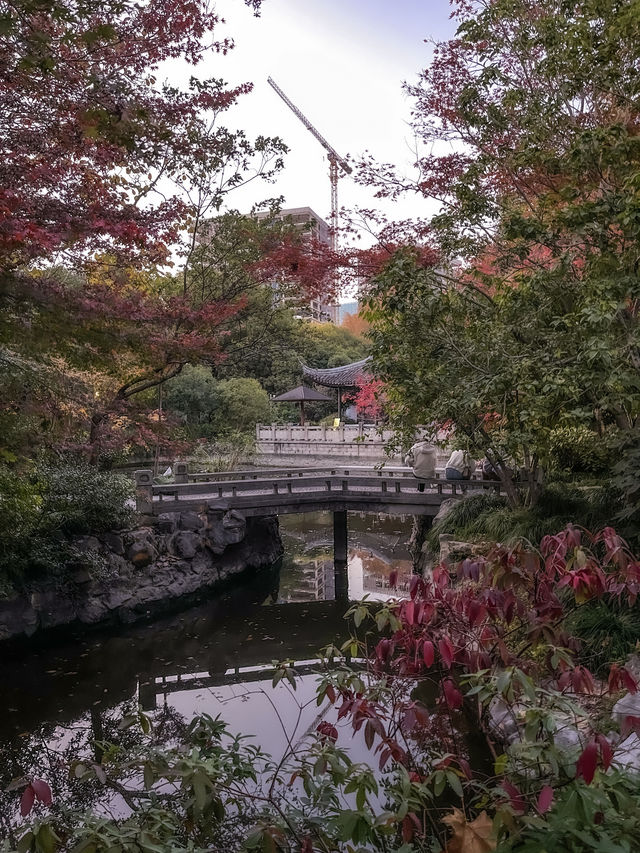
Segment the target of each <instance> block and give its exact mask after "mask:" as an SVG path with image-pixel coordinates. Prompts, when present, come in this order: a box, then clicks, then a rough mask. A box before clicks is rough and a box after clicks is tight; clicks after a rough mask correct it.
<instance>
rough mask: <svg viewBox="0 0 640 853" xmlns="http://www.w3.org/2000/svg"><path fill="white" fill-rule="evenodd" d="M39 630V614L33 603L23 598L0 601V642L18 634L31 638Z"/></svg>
mask: <svg viewBox="0 0 640 853" xmlns="http://www.w3.org/2000/svg"><path fill="white" fill-rule="evenodd" d="M37 628H38V614H37V613H36V611H35V610H34V608H33V607H32V606H31V603H30V602H29V601H28V600H27V599H25V598H21V597H17V596H16V597H15V598H9V599H7V600H6V601H0V640H7V639H8V638H9V637H15V636H16V635H18V634H25V635H26V636H27V637H30V636H31V635H32V634H34V633H35V631H36V630H37Z"/></svg>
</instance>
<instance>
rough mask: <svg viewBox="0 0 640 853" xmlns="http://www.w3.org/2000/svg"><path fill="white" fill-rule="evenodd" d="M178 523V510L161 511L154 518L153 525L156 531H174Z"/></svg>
mask: <svg viewBox="0 0 640 853" xmlns="http://www.w3.org/2000/svg"><path fill="white" fill-rule="evenodd" d="M179 524H180V513H179V512H163V513H162V514H161V515H159V516H158V517H157V519H156V520H155V525H154V526H155V529H156V530H157V531H158V533H175V531H176V530H177V529H178V525H179Z"/></svg>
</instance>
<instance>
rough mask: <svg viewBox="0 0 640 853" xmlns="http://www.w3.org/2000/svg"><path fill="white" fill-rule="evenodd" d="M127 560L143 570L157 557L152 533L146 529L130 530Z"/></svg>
mask: <svg viewBox="0 0 640 853" xmlns="http://www.w3.org/2000/svg"><path fill="white" fill-rule="evenodd" d="M127 539H128V545H127V552H126V553H127V559H128V560H129V562H130V563H133V565H134V566H135V567H136V568H138V569H141V568H144V567H145V566H148V565H149V564H150V563H152V562H153V561H154V560H155V558H156V557H157V556H158V551H157V549H156V545H155V542H154V538H153V532H152V531H151V529H150V528H148V527H141V528H139V529H138V530H132V531H131V532H130V533H129V534H128V536H127Z"/></svg>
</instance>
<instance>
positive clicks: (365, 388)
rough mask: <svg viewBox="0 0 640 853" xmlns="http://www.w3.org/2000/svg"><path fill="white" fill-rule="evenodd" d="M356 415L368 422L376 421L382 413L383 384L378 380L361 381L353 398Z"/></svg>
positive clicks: (383, 401) (383, 400) (383, 402)
mask: <svg viewBox="0 0 640 853" xmlns="http://www.w3.org/2000/svg"><path fill="white" fill-rule="evenodd" d="M354 403H355V406H356V411H357V412H358V415H361V416H362V417H364V418H366V419H367V420H369V421H376V420H378V418H380V417H381V416H382V414H383V412H384V406H385V393H384V383H383V382H381V381H380V380H379V379H368V380H365V381H362V382H361V383H360V385H359V386H358V392H357V394H356V396H355V398H354Z"/></svg>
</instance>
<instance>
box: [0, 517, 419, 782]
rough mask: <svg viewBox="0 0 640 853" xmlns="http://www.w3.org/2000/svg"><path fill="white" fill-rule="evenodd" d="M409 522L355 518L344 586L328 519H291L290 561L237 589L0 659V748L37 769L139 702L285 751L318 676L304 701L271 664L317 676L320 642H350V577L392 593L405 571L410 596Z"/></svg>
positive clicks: (309, 711)
mask: <svg viewBox="0 0 640 853" xmlns="http://www.w3.org/2000/svg"><path fill="white" fill-rule="evenodd" d="M410 527H411V520H410V519H409V518H399V517H398V518H396V517H391V516H374V515H367V516H358V515H355V514H352V513H350V514H349V561H348V566H347V569H346V578H345V576H344V573H343V574H340V573H339V574H338V576H337V581H338V583H337V585H336V577H335V575H334V564H333V553H332V548H333V545H332V542H333V537H332V519H331V515H330V514H329V513H317V514H305V515H299V516H285V517H282V518H281V531H282V536H283V540H284V543H285V549H286V553H285V557H284V559H283V561H282V566H281V567H274V569H273V570H272V571H271V572H269V571H264V572H261V573H259V574H258V575H256V576H255V577H254V578H253V579H252V580H251V581H250V582H248V583H246V584H244V585H243V586H241V587H240V588H238V589H235V590H233V591H231V592H229V593H227V594H225V595H224V596H222V597H220V598H217V599H213V600H211V601H207V602H205V603H203V604H200V605H198V606H196V607H192V608H190V609H189V610H186V611H183V612H181V613H179V614H177V615H174V616H171V617H166V618H164V619H162V620H160V621H156V622H154V623H152V624H144V625H136V626H132V627H129V628H126V629H120V630H118V631H117V632H111V633H106V632H101V633H94V634H88V635H83V636H79V637H78V638H76V639H70V640H65V641H64V642H57V643H56V644H54V645H51V646H50V647H47V648H36V649H33V650H29V651H28V652H27V653H26V654H24V655H23V656H21V657H20V656H12V657H10V658H7V659H5V660H2V661H0V701H1V706H2V714H0V754H1V755H3V756H4V758H5V762H7V761H8V762H9V764H13V765H15V766H14V767H13V771H15V772H21V773H23V772H28V770H29V766H30V765H31V763H32V762H31V759H30V758H29V753H30V752H31V751H32V750H33V753H34V756H37V754H38V750H39V749H42V745H43V744H45V743H46V744H47V748H48V749H52V750H53V751H54V752H55V751H58V752H60V753H61V754H62V752H64V751H65V750H66V749H68V748H70V747H71V746H74V747H75V748H79V749H83V748H90V746H89V745H90V744H91V743H92V742H93V741H94V740H96V739H97V740H100V739H102V738H103V737H104V738H105V739H106V738H107V735H108V733H109V732H108V728H109V725H110V724H111V723H113V724H114V725H116V724H117V719H118V718H119V716H121V714H122V713H123V711H124V710H125V709H127V708H130V707H132V706H133V707H135V706H136V705H137V704H140V705H141V706H142V708H143V709H144V710H145V711H147V712H150V713H152V714H155V715H160V714H164V715H165V716H166V717H167V718H170V717H171V715H172V714H180V715H182V716H184V717H185V718H187V719H189V718H190V717H191V716H192V715H193V714H194V713H197V712H202V711H206V712H207V713H209V714H211V715H212V716H215V715H216V714H218V713H219V714H221V716H222V717H223V718H225V719H226V720H227V721H228V722H229V725H230V729H231V731H232V732H234V733H235V732H246V733H249V734H252V735H254V736H255V737H256V740H257V742H258V743H259V744H260V745H261V746H263V748H265V749H267V750H268V751H269V752H271V753H272V754H276V753H278V752H279V751H280V750H281V749H282V748H283V747H284V745H285V744H286V740H287V737H290V730H291V728H295V729H296V731H299V733H304V731H305V730H306V729H308V728H309V726H311V725H312V724H313V722H314V719H315V716H316V715H317V708H315V703H313V702H312V701H311V699H313V692H314V684H315V679H314V678H313V676H312V675H307V677H303V678H302V679H301V681H300V685H299V690H298V691H297V692H296V696H295V700H292V699H291V695H290V694H291V691H288V690H286V689H285V688H284V687H283V686H281V687H278V688H276V690H275V691H274V690H272V689H271V686H270V685H271V675H272V672H273V667H272V662H273V661H275V660H284V659H293V660H295V661H296V662H298V663H299V670H300V672H301V673H302V674H304V673H308V672H310V671H311V669H312V664H313V661H314V658H315V655H316V652H317V651H318V650H319V649H320V648H321V647H323V646H325V645H327V644H328V643H329V642H332V641H338V642H340V641H344V640H345V639H346V638H347V636H348V634H349V628H348V625H347V623H346V621H345V619H344V613H345V611H346V609H347V607H348V601H347V597H346V596H345V595H344V591H345V581H347V582H348V598H349V599H352V600H353V599H359V598H362V596H363V595H365V594H367V595H369V597H370V598H373V599H377V600H383V599H385V598H386V597H388V595H389V574H390V572H391V570H392V569H396V570H397V571H398V573H399V591H398V592H397V593H395V594H402V589H403V588H405V589H406V588H407V587H408V583H409V579H410V575H411V563H410V559H409V554H408V552H407V548H406V542H407V540H408V537H409V533H410ZM343 571H344V570H343ZM336 589H337V590H338V600H336ZM307 702H309V704H308V705H306V703H307ZM301 706H305V709H304V710H303V711H301V710H300V709H301ZM276 709H277V713H276ZM285 729H287V730H288V733H285ZM21 756H22V757H21ZM4 769H5V771H6V770H11V768H8V767H7V766H6V764H5V768H4ZM2 775H3V776H4V775H5V774H4V773H3V774H2Z"/></svg>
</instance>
